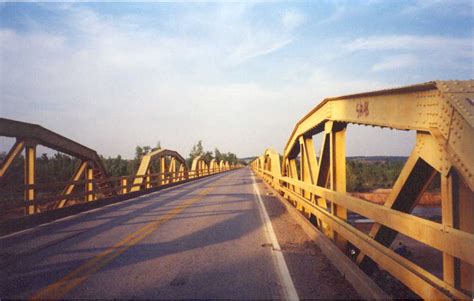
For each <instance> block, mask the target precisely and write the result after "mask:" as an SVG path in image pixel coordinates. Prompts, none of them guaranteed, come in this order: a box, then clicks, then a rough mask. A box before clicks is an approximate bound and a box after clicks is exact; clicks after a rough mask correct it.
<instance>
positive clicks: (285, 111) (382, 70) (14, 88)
mask: <svg viewBox="0 0 474 301" xmlns="http://www.w3.org/2000/svg"><path fill="white" fill-rule="evenodd" d="M473 14H474V12H473V4H472V1H456V0H453V1H436V0H423V1H401V0H400V1H388V0H387V1H375V0H371V1H369V0H366V1H310V2H301V1H298V2H292V1H287V2H239V3H229V2H211V3H204V2H177V3H176V2H175V3H164V2H159V3H139V4H134V3H123V2H120V3H82V2H76V3H5V2H1V3H0V116H1V117H4V118H9V119H15V120H20V121H25V122H31V123H37V124H40V125H42V126H44V127H46V128H48V129H50V130H53V131H55V132H57V133H60V134H62V135H64V136H66V137H68V138H71V139H73V140H75V141H77V142H79V143H81V144H84V145H86V146H88V147H90V148H93V149H95V150H96V151H97V152H98V153H99V154H102V155H104V156H113V157H115V156H116V155H118V154H120V155H122V157H125V158H132V157H133V156H134V152H135V146H137V145H151V146H155V145H156V143H157V142H158V141H160V142H161V146H162V147H164V148H168V149H173V150H176V151H178V152H179V153H181V154H182V155H183V156H187V155H188V154H189V151H190V149H191V147H192V146H193V145H194V144H195V143H196V142H197V141H198V140H202V141H203V144H204V147H205V148H207V149H209V150H213V149H214V147H218V148H219V149H220V150H221V151H224V152H233V153H236V154H237V155H238V156H239V157H241V158H242V157H248V156H254V155H260V154H262V153H263V151H264V150H265V148H266V147H273V148H275V149H276V150H277V151H279V152H280V153H281V152H283V149H284V146H285V144H286V142H287V140H288V138H289V136H290V134H291V132H292V130H293V128H294V126H295V123H296V122H297V121H298V120H299V119H301V118H302V117H303V116H304V115H305V114H306V113H307V112H308V111H310V110H311V109H312V108H314V107H315V106H316V105H317V104H318V103H319V102H320V101H321V100H322V99H324V98H325V97H331V96H339V95H344V94H351V93H356V92H364V91H371V90H377V89H382V88H390V87H398V86H403V85H409V84H415V83H422V82H426V81H431V80H435V79H440V80H448V79H460V80H462V79H472V78H474V76H473V75H474V66H473V56H474V50H473V48H474V46H473V43H474V42H473V41H474V39H473V28H474V27H473V25H474V24H473V20H474V19H473ZM387 133H388V134H387ZM2 141H3V142H2V143H0V148H6V147H7V146H6V145H7V144H8V143H10V142H8V141H7V142H5V139H4V140H2ZM413 144H414V133H411V132H399V131H389V130H379V129H374V128H367V127H360V126H349V128H348V135H347V154H348V155H381V154H383V155H407V154H408V153H409V152H410V149H411V147H412V146H413Z"/></svg>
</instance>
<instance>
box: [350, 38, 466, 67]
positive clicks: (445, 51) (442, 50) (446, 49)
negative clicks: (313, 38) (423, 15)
mask: <svg viewBox="0 0 474 301" xmlns="http://www.w3.org/2000/svg"><path fill="white" fill-rule="evenodd" d="M345 49H346V50H348V51H349V52H371V53H374V54H377V55H378V56H382V57H384V58H383V60H382V61H381V62H378V63H376V64H375V65H373V66H372V70H373V71H385V70H394V69H401V68H406V67H411V66H414V65H415V64H416V65H424V66H425V67H437V68H444V69H456V68H460V69H470V68H472V66H469V65H466V63H465V62H466V60H472V59H473V58H474V48H473V42H472V38H470V37H468V38H450V37H443V36H415V35H390V36H373V37H367V38H358V39H355V40H353V41H350V42H349V43H347V44H346V45H345Z"/></svg>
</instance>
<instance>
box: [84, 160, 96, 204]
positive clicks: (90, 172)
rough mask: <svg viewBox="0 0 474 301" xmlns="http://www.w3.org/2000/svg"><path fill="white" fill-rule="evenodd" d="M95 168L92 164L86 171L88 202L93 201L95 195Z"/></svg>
mask: <svg viewBox="0 0 474 301" xmlns="http://www.w3.org/2000/svg"><path fill="white" fill-rule="evenodd" d="M93 180H94V169H93V168H91V167H90V166H88V167H87V171H86V202H92V201H93V200H94V199H95V197H94V182H93Z"/></svg>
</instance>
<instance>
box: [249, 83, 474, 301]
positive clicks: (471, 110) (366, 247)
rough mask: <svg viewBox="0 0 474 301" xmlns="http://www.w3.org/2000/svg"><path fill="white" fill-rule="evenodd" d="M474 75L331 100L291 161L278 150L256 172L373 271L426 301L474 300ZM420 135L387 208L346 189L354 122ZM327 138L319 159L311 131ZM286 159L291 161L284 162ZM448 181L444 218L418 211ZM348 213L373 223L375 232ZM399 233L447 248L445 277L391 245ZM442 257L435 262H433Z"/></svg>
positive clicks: (305, 126)
mask: <svg viewBox="0 0 474 301" xmlns="http://www.w3.org/2000/svg"><path fill="white" fill-rule="evenodd" d="M473 99H474V81H462V82H459V81H456V82H430V83H426V84H421V85H415V86H409V87H404V88H398V89H392V90H384V91H376V92H371V93H363V94H357V95H348V96H343V97H338V98H329V99H325V100H324V101H323V102H322V103H321V104H320V105H318V106H317V107H316V108H315V109H314V110H312V111H311V112H310V113H309V114H307V115H306V116H305V117H304V118H303V119H302V120H301V121H300V122H298V123H297V125H296V126H295V129H294V131H293V133H292V135H291V137H290V139H289V141H288V143H287V145H286V148H285V151H284V154H283V157H282V159H280V155H279V154H278V153H277V152H275V151H274V150H272V149H267V150H266V151H265V153H264V155H263V156H261V157H259V158H257V159H256V160H255V161H253V162H252V163H251V166H252V168H253V170H254V171H255V172H256V173H257V174H258V175H260V176H261V177H262V178H263V179H264V180H265V181H266V182H268V183H269V184H270V185H271V186H272V187H274V188H275V189H276V190H277V191H278V192H279V193H280V194H281V195H283V197H285V198H286V199H288V200H289V201H290V202H292V203H293V204H294V205H295V206H296V207H297V209H299V210H301V211H303V212H304V214H305V215H306V216H307V217H308V218H310V220H312V221H313V224H315V226H316V227H318V228H319V229H320V230H321V232H323V233H324V234H325V235H327V236H328V237H329V238H331V239H332V240H333V242H334V243H335V244H336V245H337V246H338V247H339V248H340V249H341V250H342V251H343V252H345V253H346V254H348V256H350V255H349V243H350V245H352V246H353V247H354V249H352V251H355V254H353V256H352V258H353V259H354V261H355V262H356V263H357V264H359V266H360V267H361V268H362V269H363V270H364V271H366V272H367V273H369V274H371V273H372V272H373V271H374V270H375V269H376V268H377V267H378V268H380V269H382V270H385V271H387V272H388V273H390V274H391V275H392V276H394V277H395V278H396V279H398V280H399V281H401V282H402V283H403V284H405V285H406V286H407V287H408V288H410V289H411V290H412V291H413V292H415V293H416V294H418V295H419V296H420V297H422V298H424V299H450V298H455V299H470V296H471V295H472V292H473V278H472V277H473V275H472V274H473V265H474V256H472V254H474V235H473V233H474V225H473V223H474V206H473V202H474V197H473V196H474V193H473V187H474V178H473V173H474V156H473V155H472V154H474V130H473V124H474V122H473V121H474V107H473ZM351 123H353V124H364V125H371V126H379V127H388V128H392V129H398V130H414V131H416V145H415V147H414V148H413V150H412V153H411V154H410V156H409V157H408V160H407V162H406V163H405V166H404V167H403V169H402V171H401V173H400V175H399V177H398V179H397V180H396V182H395V184H394V186H393V187H392V190H391V192H390V194H389V195H388V197H387V198H386V200H385V204H384V205H378V204H374V203H370V202H368V201H365V200H363V199H359V198H357V197H354V196H351V195H350V194H348V193H347V192H346V156H345V137H346V128H347V125H348V124H351ZM317 133H322V134H323V141H322V146H321V151H320V153H319V156H318V157H317V156H316V153H315V151H314V145H313V140H312V137H313V135H315V134H317ZM280 160H282V162H280ZM436 175H439V176H440V178H441V202H442V204H441V207H442V208H441V213H442V216H441V222H440V223H438V222H435V221H431V220H427V219H423V218H421V217H418V216H415V215H413V214H412V211H413V209H414V207H415V206H416V205H417V203H418V202H419V200H420V198H421V196H422V195H423V193H424V192H425V191H426V190H427V189H428V187H429V185H430V184H431V182H432V181H433V179H434V177H435V176H436ZM348 212H353V213H356V214H359V215H361V216H363V217H365V218H367V219H369V220H372V221H373V225H372V228H371V229H370V231H369V232H368V233H367V232H365V231H362V230H359V229H358V228H356V227H355V225H354V224H353V223H351V222H350V221H349V220H348ZM398 234H402V235H404V236H406V237H409V238H410V239H413V240H415V241H417V242H419V243H421V244H424V245H426V246H428V247H430V248H433V249H435V250H437V251H439V253H440V254H441V255H440V259H439V260H442V263H443V267H442V271H441V274H442V276H441V275H439V274H434V273H432V271H428V270H427V269H425V268H423V267H421V266H420V265H418V264H416V263H415V262H413V261H410V260H409V259H407V258H405V257H403V256H401V255H400V254H398V253H397V252H395V251H394V250H393V248H392V247H391V245H392V243H393V242H394V240H395V238H396V237H397V235H398ZM433 260H435V259H433Z"/></svg>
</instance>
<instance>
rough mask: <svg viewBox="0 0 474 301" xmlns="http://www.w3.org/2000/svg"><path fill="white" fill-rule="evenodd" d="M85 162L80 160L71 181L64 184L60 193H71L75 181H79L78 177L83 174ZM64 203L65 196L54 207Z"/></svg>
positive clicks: (62, 205) (61, 206)
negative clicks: (64, 186)
mask: <svg viewBox="0 0 474 301" xmlns="http://www.w3.org/2000/svg"><path fill="white" fill-rule="evenodd" d="M87 164H88V162H87V161H82V162H81V164H80V165H79V167H78V168H77V169H76V171H75V172H74V174H73V176H72V178H71V183H69V184H68V185H67V186H66V188H65V189H64V191H63V193H62V195H64V196H68V195H70V194H71V193H72V191H73V190H74V187H75V186H76V184H75V182H76V181H79V179H80V178H81V177H82V175H83V174H84V171H85V170H86V167H87ZM66 203H67V198H64V199H62V200H60V201H59V202H58V203H57V205H56V208H63V207H64V206H65V205H66Z"/></svg>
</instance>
